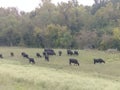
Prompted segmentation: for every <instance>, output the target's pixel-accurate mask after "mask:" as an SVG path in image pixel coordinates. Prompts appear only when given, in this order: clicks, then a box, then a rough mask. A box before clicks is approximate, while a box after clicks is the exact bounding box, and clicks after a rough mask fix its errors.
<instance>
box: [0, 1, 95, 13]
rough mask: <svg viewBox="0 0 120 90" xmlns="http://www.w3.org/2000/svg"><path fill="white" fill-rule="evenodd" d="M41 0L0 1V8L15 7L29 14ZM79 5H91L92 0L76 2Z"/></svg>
mask: <svg viewBox="0 0 120 90" xmlns="http://www.w3.org/2000/svg"><path fill="white" fill-rule="evenodd" d="M40 1H41V0H0V7H4V8H7V7H16V8H17V9H18V10H19V11H25V12H30V11H32V10H34V9H35V8H36V7H38V6H39V3H40ZM51 1H52V2H53V3H55V4H57V3H58V2H61V1H62V2H68V1H69V0H51ZM78 2H79V4H83V5H92V4H93V3H94V0H78Z"/></svg>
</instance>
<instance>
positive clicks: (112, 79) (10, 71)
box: [0, 47, 120, 90]
mask: <svg viewBox="0 0 120 90" xmlns="http://www.w3.org/2000/svg"><path fill="white" fill-rule="evenodd" d="M58 50H59V49H55V52H56V53H57V52H58ZM62 51H63V55H62V56H58V54H57V55H56V56H50V62H46V61H45V60H44V58H43V57H42V58H37V57H36V52H40V54H42V52H43V49H38V48H21V47H0V53H2V54H3V57H4V59H0V90H120V70H119V69H120V53H119V52H118V53H115V54H112V53H107V52H103V51H97V50H79V56H67V54H66V50H65V49H62ZM10 52H14V53H15V56H14V57H10ZM21 52H26V53H27V54H28V55H30V57H33V58H34V59H35V61H36V64H35V65H32V64H29V62H28V60H27V59H25V58H23V57H22V56H21ZM70 57H73V58H76V59H78V60H79V62H80V66H74V65H72V66H69V62H68V59H69V58H70ZM93 58H103V59H104V60H105V61H106V63H105V64H96V65H94V64H93Z"/></svg>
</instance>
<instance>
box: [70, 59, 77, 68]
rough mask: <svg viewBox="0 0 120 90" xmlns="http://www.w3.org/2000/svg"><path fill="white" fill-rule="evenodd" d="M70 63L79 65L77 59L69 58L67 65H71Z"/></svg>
mask: <svg viewBox="0 0 120 90" xmlns="http://www.w3.org/2000/svg"><path fill="white" fill-rule="evenodd" d="M71 63H74V65H75V64H77V65H78V66H79V62H78V60H77V59H73V58H70V59H69V65H71Z"/></svg>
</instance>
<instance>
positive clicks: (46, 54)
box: [0, 49, 105, 66]
mask: <svg viewBox="0 0 120 90" xmlns="http://www.w3.org/2000/svg"><path fill="white" fill-rule="evenodd" d="M50 55H56V53H55V52H54V50H53V49H44V51H43V57H44V58H45V60H46V61H48V62H49V56H50ZM58 55H59V56H61V55H62V51H58ZM67 55H70V56H71V55H79V53H78V51H72V50H70V49H68V50H67ZM10 56H11V57H14V53H13V52H11V53H10ZM21 56H22V57H24V58H27V59H28V60H29V63H32V64H35V60H34V58H31V57H30V56H29V55H28V54H27V53H25V52H22V53H21ZM36 56H37V57H38V58H41V57H42V55H41V54H40V53H36ZM0 58H3V55H2V54H0ZM72 63H73V64H74V65H78V66H79V62H78V60H77V59H74V58H70V59H69V65H71V64H72ZM93 63H94V64H96V63H105V61H104V60H103V59H101V58H98V59H93Z"/></svg>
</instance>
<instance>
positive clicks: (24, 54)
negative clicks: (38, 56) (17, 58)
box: [21, 52, 29, 58]
mask: <svg viewBox="0 0 120 90" xmlns="http://www.w3.org/2000/svg"><path fill="white" fill-rule="evenodd" d="M21 55H22V56H23V57H25V58H29V56H28V54H26V53H24V52H22V53H21Z"/></svg>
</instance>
